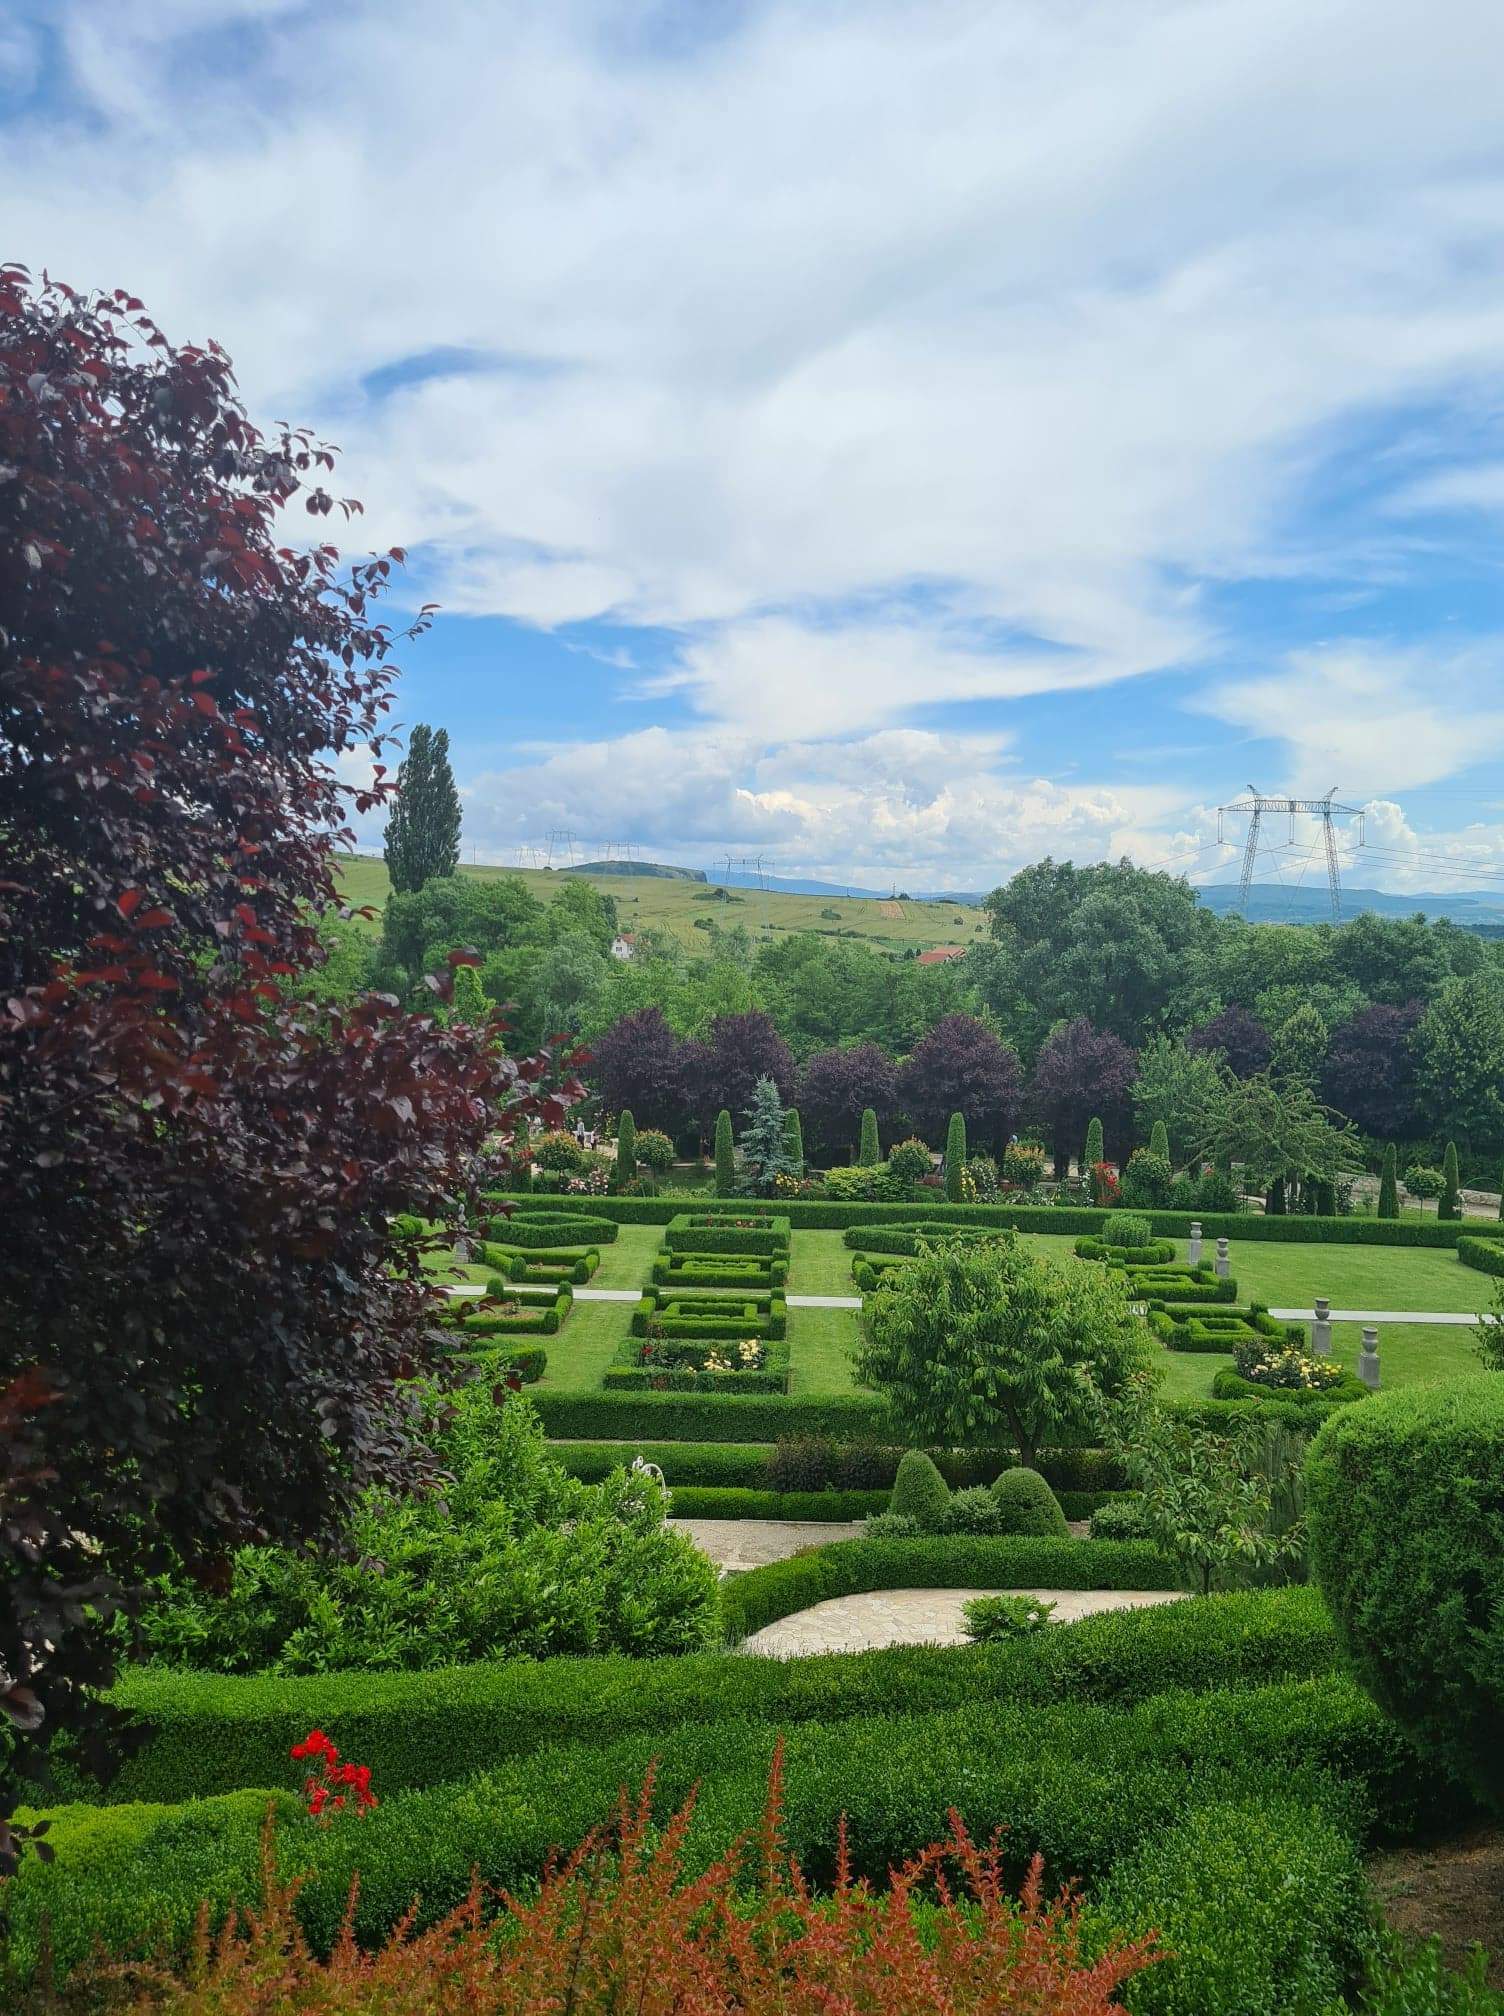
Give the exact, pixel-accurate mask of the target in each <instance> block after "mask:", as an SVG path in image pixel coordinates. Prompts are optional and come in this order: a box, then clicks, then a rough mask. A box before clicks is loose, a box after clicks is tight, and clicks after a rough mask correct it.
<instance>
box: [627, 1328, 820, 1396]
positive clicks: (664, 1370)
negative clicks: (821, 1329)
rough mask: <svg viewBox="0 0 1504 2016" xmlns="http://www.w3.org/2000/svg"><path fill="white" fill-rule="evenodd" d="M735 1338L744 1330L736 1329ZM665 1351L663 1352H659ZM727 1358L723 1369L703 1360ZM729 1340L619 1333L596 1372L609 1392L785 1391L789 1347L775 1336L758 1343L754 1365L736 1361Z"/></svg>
mask: <svg viewBox="0 0 1504 2016" xmlns="http://www.w3.org/2000/svg"><path fill="white" fill-rule="evenodd" d="M734 1334H735V1335H736V1337H738V1338H743V1339H744V1338H746V1337H747V1330H746V1329H739V1330H737V1331H736V1332H735V1333H734ZM665 1354H667V1355H665ZM713 1354H714V1355H717V1356H719V1357H722V1358H725V1359H728V1360H730V1369H729V1370H727V1371H723V1372H722V1371H713V1370H711V1369H710V1367H709V1366H708V1364H707V1360H708V1359H709V1358H710V1357H711V1356H712V1355H713ZM736 1358H737V1350H736V1345H735V1344H730V1343H720V1342H717V1340H716V1339H715V1338H714V1337H710V1338H706V1337H704V1336H701V1335H695V1336H690V1337H680V1336H679V1335H678V1334H677V1332H676V1333H674V1336H673V1339H672V1341H664V1342H660V1341H658V1340H656V1339H653V1338H640V1337H634V1336H627V1337H623V1339H622V1340H621V1342H620V1344H618V1345H617V1347H616V1355H615V1357H614V1358H613V1359H612V1361H611V1363H610V1364H609V1365H608V1366H607V1367H606V1369H605V1371H604V1372H603V1373H602V1374H601V1384H602V1386H604V1387H605V1388H606V1390H607V1391H608V1392H613V1393H622V1392H625V1393H645V1392H648V1393H652V1392H656V1393H704V1394H716V1393H719V1394H731V1395H734V1394H738V1393H741V1394H747V1393H787V1391H788V1390H789V1347H788V1343H787V1340H786V1339H784V1338H781V1337H776V1338H769V1339H767V1340H766V1341H764V1343H763V1362H762V1364H761V1365H760V1366H758V1367H757V1368H756V1369H755V1370H754V1369H752V1368H750V1367H749V1368H746V1369H743V1368H742V1367H740V1366H739V1365H738V1364H737V1363H736Z"/></svg>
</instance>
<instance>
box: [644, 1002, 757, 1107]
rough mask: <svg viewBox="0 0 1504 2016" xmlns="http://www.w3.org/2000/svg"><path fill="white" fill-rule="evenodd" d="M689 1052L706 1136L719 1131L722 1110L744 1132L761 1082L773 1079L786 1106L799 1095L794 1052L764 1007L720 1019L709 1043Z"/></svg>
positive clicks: (694, 1101) (694, 1098) (692, 1092)
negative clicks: (745, 1121) (744, 1123)
mask: <svg viewBox="0 0 1504 2016" xmlns="http://www.w3.org/2000/svg"><path fill="white" fill-rule="evenodd" d="M686 1050H687V1052H688V1055H687V1057H686V1071H687V1074H688V1077H689V1085H688V1090H689V1097H690V1103H691V1105H692V1107H693V1110H694V1112H695V1114H696V1115H697V1117H698V1119H699V1122H700V1125H701V1127H702V1129H703V1130H704V1132H705V1133H706V1134H710V1133H712V1132H713V1131H714V1128H715V1116H716V1114H717V1113H719V1112H720V1110H721V1108H722V1107H723V1106H724V1107H725V1109H726V1111H727V1112H728V1113H729V1114H730V1115H731V1124H732V1125H733V1126H734V1127H737V1128H740V1126H741V1124H742V1121H743V1120H744V1119H745V1117H746V1113H747V1108H748V1107H749V1106H750V1105H751V1103H752V1088H753V1087H754V1086H755V1085H756V1083H757V1081H758V1079H759V1078H771V1079H772V1080H773V1083H774V1084H775V1085H776V1086H777V1087H778V1094H779V1097H780V1098H781V1099H782V1100H783V1101H784V1103H785V1105H787V1104H788V1102H789V1101H790V1100H791V1099H792V1098H793V1096H794V1078H795V1071H794V1058H793V1053H792V1052H791V1051H790V1049H789V1046H788V1044H787V1043H785V1042H784V1040H783V1038H782V1037H781V1036H780V1035H779V1033H778V1031H777V1030H776V1029H775V1028H774V1026H773V1023H772V1020H771V1018H770V1017H769V1016H767V1015H764V1014H763V1012H762V1010H761V1009H760V1008H752V1009H749V1010H748V1012H747V1013H746V1014H745V1015H717V1016H716V1018H715V1020H714V1021H713V1022H712V1023H711V1025H710V1035H709V1038H708V1039H707V1041H706V1042H704V1043H703V1044H696V1045H693V1046H686ZM633 1118H634V1119H635V1118H636V1108H635V1107H634V1108H633Z"/></svg>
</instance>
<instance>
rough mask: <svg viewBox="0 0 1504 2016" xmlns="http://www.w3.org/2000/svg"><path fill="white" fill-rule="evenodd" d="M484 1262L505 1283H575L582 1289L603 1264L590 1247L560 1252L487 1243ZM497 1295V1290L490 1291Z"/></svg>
mask: <svg viewBox="0 0 1504 2016" xmlns="http://www.w3.org/2000/svg"><path fill="white" fill-rule="evenodd" d="M481 1255H482V1258H483V1259H484V1260H485V1263H486V1265H487V1266H488V1267H494V1268H495V1269H496V1272H497V1274H498V1275H499V1276H500V1278H501V1280H502V1283H503V1284H504V1285H505V1284H506V1283H508V1282H511V1283H520V1284H521V1285H523V1286H526V1287H531V1286H541V1285H543V1284H546V1283H548V1282H555V1283H557V1282H560V1281H572V1282H574V1283H575V1284H576V1285H577V1286H582V1285H583V1284H584V1283H585V1282H586V1281H588V1280H589V1279H590V1277H591V1275H592V1274H593V1273H594V1272H595V1270H596V1269H597V1267H599V1266H600V1264H601V1256H600V1249H599V1247H597V1246H586V1247H584V1248H583V1249H581V1250H579V1251H560V1250H559V1249H558V1248H556V1247H547V1246H544V1247H519V1248H517V1249H515V1250H514V1249H512V1248H510V1247H506V1246H494V1245H491V1244H489V1243H487V1244H486V1245H485V1246H483V1247H482V1248H481ZM488 1292H489V1293H493V1294H494V1293H495V1292H496V1291H495V1290H494V1289H488Z"/></svg>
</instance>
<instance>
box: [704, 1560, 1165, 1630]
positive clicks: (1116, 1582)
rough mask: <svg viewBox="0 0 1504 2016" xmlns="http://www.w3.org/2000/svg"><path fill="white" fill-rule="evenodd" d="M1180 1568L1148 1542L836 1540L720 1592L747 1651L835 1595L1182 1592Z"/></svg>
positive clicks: (748, 1574) (738, 1577) (749, 1572)
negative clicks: (757, 1635)
mask: <svg viewBox="0 0 1504 2016" xmlns="http://www.w3.org/2000/svg"><path fill="white" fill-rule="evenodd" d="M1179 1586H1180V1584H1179V1581H1178V1579H1177V1575H1176V1570H1175V1566H1174V1563H1173V1562H1170V1561H1167V1560H1166V1559H1165V1558H1164V1556H1163V1555H1162V1554H1159V1553H1158V1552H1156V1550H1155V1549H1154V1548H1153V1547H1151V1546H1150V1545H1149V1543H1148V1541H1146V1540H1051V1539H1023V1538H1012V1537H1009V1538H1006V1539H1002V1540H994V1539H981V1538H974V1537H972V1536H971V1535H968V1534H950V1535H940V1536H931V1535H926V1536H925V1537H924V1538H923V1539H919V1540H837V1541H835V1542H834V1543H833V1544H832V1545H830V1546H828V1547H817V1548H815V1549H814V1550H813V1551H812V1552H811V1553H808V1554H792V1555H790V1556H789V1557H788V1558H787V1559H786V1560H783V1561H770V1562H769V1563H768V1564H767V1566H766V1567H763V1568H748V1569H746V1570H744V1571H743V1572H742V1573H741V1574H733V1575H728V1576H727V1577H726V1579H725V1580H724V1582H722V1584H721V1609H722V1614H723V1615H724V1617H725V1620H726V1636H727V1638H728V1640H729V1641H730V1642H731V1643H732V1644H738V1643H740V1641H741V1640H742V1639H743V1638H745V1637H747V1636H748V1635H749V1634H750V1633H751V1632H753V1631H760V1630H761V1629H762V1627H763V1625H764V1624H772V1623H774V1622H775V1621H776V1620H777V1619H778V1618H780V1617H789V1616H792V1615H793V1613H794V1611H796V1610H808V1609H809V1608H810V1606H811V1605H812V1604H815V1603H823V1602H825V1601H826V1599H827V1598H828V1597H831V1596H859V1595H863V1594H865V1593H866V1592H867V1591H869V1590H873V1589H1178V1588H1179Z"/></svg>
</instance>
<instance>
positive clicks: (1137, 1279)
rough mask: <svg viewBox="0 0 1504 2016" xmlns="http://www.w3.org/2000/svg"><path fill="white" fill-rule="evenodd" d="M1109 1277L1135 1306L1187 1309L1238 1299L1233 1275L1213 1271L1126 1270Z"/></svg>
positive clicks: (1204, 1268) (1179, 1269)
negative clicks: (1169, 1305)
mask: <svg viewBox="0 0 1504 2016" xmlns="http://www.w3.org/2000/svg"><path fill="white" fill-rule="evenodd" d="M1112 1273H1113V1277H1114V1279H1116V1280H1120V1281H1121V1282H1122V1283H1123V1285H1124V1286H1125V1288H1126V1289H1127V1290H1128V1293H1129V1295H1130V1296H1132V1298H1133V1299H1134V1301H1136V1302H1139V1301H1143V1302H1168V1303H1173V1304H1176V1305H1181V1304H1186V1305H1189V1304H1191V1303H1196V1302H1236V1301H1237V1299H1238V1284H1237V1282H1236V1281H1235V1280H1234V1279H1233V1277H1232V1275H1230V1274H1229V1275H1227V1276H1225V1277H1224V1276H1222V1275H1219V1274H1218V1273H1217V1271H1216V1269H1215V1268H1213V1267H1128V1268H1113V1269H1112Z"/></svg>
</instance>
